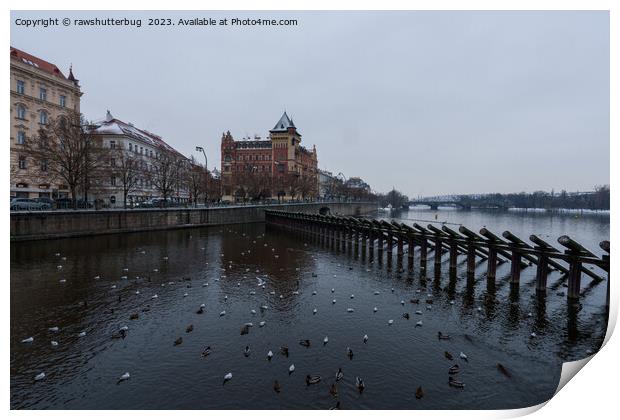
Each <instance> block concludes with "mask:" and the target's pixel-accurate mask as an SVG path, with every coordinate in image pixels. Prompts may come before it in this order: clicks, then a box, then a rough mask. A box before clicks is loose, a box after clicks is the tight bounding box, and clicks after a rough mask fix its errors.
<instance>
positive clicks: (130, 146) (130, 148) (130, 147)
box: [129, 143, 133, 152]
mask: <svg viewBox="0 0 620 420" xmlns="http://www.w3.org/2000/svg"><path fill="white" fill-rule="evenodd" d="M132 147H133V146H132V145H131V143H129V151H130V152H131V151H132V150H133V149H132Z"/></svg>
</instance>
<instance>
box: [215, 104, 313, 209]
mask: <svg viewBox="0 0 620 420" xmlns="http://www.w3.org/2000/svg"><path fill="white" fill-rule="evenodd" d="M221 159H222V162H221V163H222V166H221V167H222V174H221V179H222V199H223V200H230V201H235V200H248V199H250V200H251V199H263V198H284V199H289V198H314V197H317V195H318V178H317V175H318V171H317V153H316V147H315V146H313V147H312V150H309V149H306V148H305V147H303V146H302V145H301V134H300V133H299V132H298V131H297V128H296V127H295V124H294V123H293V120H292V119H291V118H289V116H288V115H287V114H286V112H284V114H282V117H281V118H280V119H279V120H278V122H277V123H276V125H275V126H274V127H273V129H271V130H270V131H269V136H268V138H267V139H266V140H262V139H261V138H260V137H258V136H255V138H254V139H244V140H240V141H236V140H235V139H234V138H233V136H232V135H231V134H230V131H228V132H226V133H224V134H222V142H221Z"/></svg>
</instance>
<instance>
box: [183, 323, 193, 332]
mask: <svg viewBox="0 0 620 420" xmlns="http://www.w3.org/2000/svg"><path fill="white" fill-rule="evenodd" d="M192 331H194V324H189V325H188V326H187V328H186V329H185V332H186V333H190V332H192Z"/></svg>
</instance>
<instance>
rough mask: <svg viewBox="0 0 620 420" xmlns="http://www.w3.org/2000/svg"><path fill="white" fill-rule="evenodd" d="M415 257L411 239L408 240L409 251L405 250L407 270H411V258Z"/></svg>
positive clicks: (413, 244)
mask: <svg viewBox="0 0 620 420" xmlns="http://www.w3.org/2000/svg"><path fill="white" fill-rule="evenodd" d="M414 256H415V243H414V240H413V238H412V237H410V238H409V249H408V250H407V260H408V263H409V268H413V257H414Z"/></svg>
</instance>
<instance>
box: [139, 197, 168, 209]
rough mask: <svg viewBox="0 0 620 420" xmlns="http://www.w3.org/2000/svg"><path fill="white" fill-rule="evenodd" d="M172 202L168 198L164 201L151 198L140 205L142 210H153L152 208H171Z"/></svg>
mask: <svg viewBox="0 0 620 420" xmlns="http://www.w3.org/2000/svg"><path fill="white" fill-rule="evenodd" d="M171 206H172V200H170V199H169V198H167V199H166V200H164V199H163V198H150V199H148V200H146V201H143V202H141V203H139V204H138V207H140V208H152V207H171Z"/></svg>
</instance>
